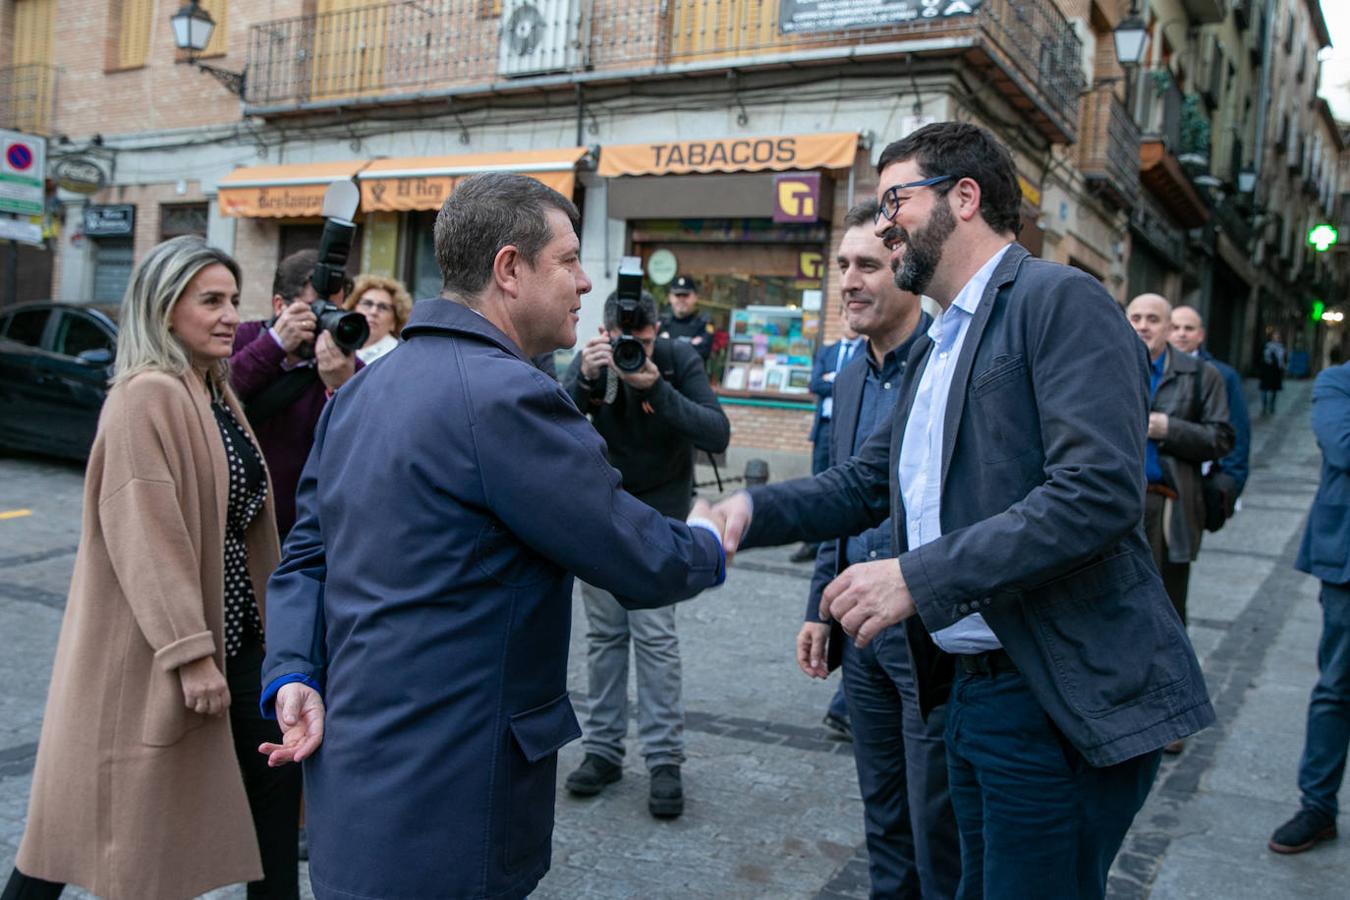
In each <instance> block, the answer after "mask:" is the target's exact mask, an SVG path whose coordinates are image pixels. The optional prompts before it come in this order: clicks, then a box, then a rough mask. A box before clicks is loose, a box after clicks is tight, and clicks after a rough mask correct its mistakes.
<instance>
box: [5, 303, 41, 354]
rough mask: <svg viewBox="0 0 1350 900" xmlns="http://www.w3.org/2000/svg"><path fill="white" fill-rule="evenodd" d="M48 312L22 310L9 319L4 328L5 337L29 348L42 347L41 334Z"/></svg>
mask: <svg viewBox="0 0 1350 900" xmlns="http://www.w3.org/2000/svg"><path fill="white" fill-rule="evenodd" d="M49 312H50V310H46V309H24V310H20V311H19V312H16V313H14V314H13V315H12V316H10V317H9V325H8V327H6V328H5V331H4V334H5V337H7V338H9V339H10V340H11V341H18V342H19V343H20V344H27V345H28V346H30V347H41V346H42V332H43V330H45V329H46V327H47V315H48V313H49Z"/></svg>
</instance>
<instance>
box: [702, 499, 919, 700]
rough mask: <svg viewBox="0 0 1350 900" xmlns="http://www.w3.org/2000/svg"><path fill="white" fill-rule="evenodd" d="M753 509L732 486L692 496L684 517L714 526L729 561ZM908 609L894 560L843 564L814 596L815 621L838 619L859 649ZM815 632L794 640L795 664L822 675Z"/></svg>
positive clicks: (910, 603) (820, 641)
mask: <svg viewBox="0 0 1350 900" xmlns="http://www.w3.org/2000/svg"><path fill="white" fill-rule="evenodd" d="M754 512H755V504H754V501H753V500H752V499H751V496H750V494H749V493H748V492H746V491H737V492H736V493H734V494H732V495H731V496H729V497H727V498H725V499H723V500H721V501H719V502H717V503H715V504H710V503H708V501H706V500H702V499H700V500H698V501H696V502H695V503H694V508H693V509H692V510H691V511H690V513H689V521H690V522H693V521H696V520H702V521H704V522H707V523H709V524H711V525H712V526H713V528H714V529H716V530H717V532H718V533H719V534H720V535H721V537H722V549H723V550H724V551H725V552H726V557H727V562H728V563H730V562H731V560H732V558H733V557H734V556H735V555H736V551H737V550H738V549H740V547H741V546H742V544H743V543H744V541H745V538H746V536H747V535H748V534H749V532H750V523H751V520H752V519H753V518H754ZM756 543H767V542H756ZM914 613H915V607H914V598H913V597H912V596H911V595H910V592H909V588H908V586H906V584H905V578H904V575H903V574H902V573H901V571H900V565H899V563H898V562H897V561H896V560H895V559H878V560H871V561H868V562H860V563H855V564H853V565H851V566H849V567H848V568H846V569H844V570H843V571H842V572H841V573H839V575H838V576H837V577H835V578H834V580H833V581H831V582H830V583H829V584H828V585H827V586H826V587H825V591H824V594H823V595H822V598H821V601H820V619H821V621H823V622H828V621H830V620H831V619H834V620H836V621H838V622H839V625H840V626H841V627H842V628H843V629H844V631H845V633H847V634H848V635H849V637H851V638H853V641H854V643H855V644H856V645H857V646H858V647H860V648H861V647H866V646H867V645H868V644H869V643H871V641H872V639H873V638H874V637H876V636H877V634H878V633H879V632H880V631H882V629H885V628H888V627H890V626H891V625H895V624H897V623H899V622H903V621H904V620H906V619H908V618H909V617H910V616H912V615H914ZM804 634H807V633H806V632H804ZM817 634H818V637H816V638H803V639H802V640H799V641H798V645H797V663H798V665H800V666H801V668H802V671H803V672H805V673H806V674H808V675H811V676H813V677H816V678H824V677H826V676H827V675H828V674H829V670H828V668H827V665H826V662H825V650H826V648H825V640H824V634H820V633H818V632H817Z"/></svg>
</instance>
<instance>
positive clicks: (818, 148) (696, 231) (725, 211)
mask: <svg viewBox="0 0 1350 900" xmlns="http://www.w3.org/2000/svg"><path fill="white" fill-rule="evenodd" d="M857 155H858V134H857V133H856V132H843V133H830V134H804V135H777V136H765V137H751V138H734V139H733V138H727V139H722V140H705V141H679V142H667V143H654V144H629V145H618V146H610V145H607V146H604V147H602V148H601V151H600V163H599V166H598V170H597V174H598V175H600V176H603V177H606V178H607V179H608V182H607V190H606V204H607V215H608V217H609V218H610V219H619V220H624V221H625V223H626V233H627V238H626V247H625V252H626V253H628V254H631V255H635V256H639V257H641V259H642V261H643V266H644V270H645V271H646V273H647V284H648V286H649V287H650V288H651V290H652V292H653V293H654V294H655V295H656V296H657V300H658V301H659V302H660V303H661V304H662V305H663V306H664V304H665V301H666V290H667V286H668V285H669V284H670V282H671V281H672V280H673V279H674V278H675V276H676V274H679V275H687V276H689V277H691V278H693V279H694V280H695V282H696V283H697V284H698V287H699V308H700V309H701V310H702V311H703V312H704V313H706V314H707V315H708V316H709V317H710V318H711V319H712V321H713V324H714V326H715V328H716V334H715V336H714V343H713V352H712V357H711V359H710V360H709V373H710V376H711V378H712V382H713V386H714V388H715V389H716V390H717V392H718V395H719V399H720V400H721V402H722V405H723V408H724V409H725V410H726V412H727V415H728V417H729V418H730V419H731V423H732V447H733V449H735V448H741V449H743V450H745V451H747V452H748V453H749V455H757V454H756V453H752V452H749V451H761V452H759V453H758V455H764V453H763V452H762V451H769V452H770V453H771V455H781V459H782V460H783V461H790V460H793V458H794V457H796V458H797V459H796V460H795V462H798V463H800V462H801V461H802V460H804V459H805V458H806V456H807V455H809V450H810V443H809V441H808V435H809V432H810V429H811V420H812V415H813V411H814V408H815V400H814V397H812V395H811V394H810V393H809V387H808V386H809V383H810V379H811V363H812V360H813V358H814V356H815V352H816V348H817V347H818V346H819V344H820V342H821V341H822V340H823V337H824V330H825V329H824V317H825V316H832V315H837V311H836V310H835V309H833V307H835V306H837V304H836V303H833V302H832V301H831V300H830V295H829V289H828V286H827V281H828V278H827V270H828V268H829V262H828V260H829V253H830V247H831V232H832V227H831V222H832V221H833V220H835V219H836V218H842V215H843V212H844V211H845V210H847V208H848V205H849V197H848V194H849V189H850V187H851V185H850V184H849V174H848V173H849V171H850V170H851V169H852V167H853V165H854V162H855V160H856V158H857ZM775 452H776V453H775ZM737 455H739V454H737ZM772 462H773V460H772V459H771V463H772ZM789 464H791V463H790V462H789ZM734 467H735V462H734V461H733V468H734ZM774 468H775V472H776V474H779V473H781V474H788V473H787V472H783V471H782V466H781V465H775V466H774Z"/></svg>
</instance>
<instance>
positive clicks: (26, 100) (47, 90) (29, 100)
mask: <svg viewBox="0 0 1350 900" xmlns="http://www.w3.org/2000/svg"><path fill="white" fill-rule="evenodd" d="M55 126H56V66H48V65H43V64H40V63H30V64H28V65H22V66H8V67H5V68H0V128H10V129H13V130H15V131H26V132H29V133H31V134H41V135H51V134H52V133H53V131H54V129H55Z"/></svg>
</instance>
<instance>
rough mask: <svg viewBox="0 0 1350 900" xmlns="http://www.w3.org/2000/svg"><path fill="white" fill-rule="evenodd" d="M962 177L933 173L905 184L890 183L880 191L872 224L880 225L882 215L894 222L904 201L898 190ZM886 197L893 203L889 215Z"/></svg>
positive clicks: (928, 185) (927, 185)
mask: <svg viewBox="0 0 1350 900" xmlns="http://www.w3.org/2000/svg"><path fill="white" fill-rule="evenodd" d="M962 177H963V176H960V175H934V176H933V177H932V178H922V179H920V180H918V181H910V182H907V183H906V184H894V185H891V186H890V187H888V188H886V190H885V191H884V192H883V193H882V195H881V200H880V201H879V202H878V203H877V214H876V218H875V219H873V220H872V221H873V224H876V225H880V224H881V219H882V217H883V216H884V217H885V219H886V221H887V222H894V221H895V217H896V216H898V215H900V204H901V203H903V202H904V200H901V199H900V198H899V197H898V196H897V194H898V193H899V192H900V191H904V190H909V189H910V188H921V187H932V186H933V185H935V184H941V183H942V182H944V181H960V180H961V178H962ZM888 199H889V201H890V202H893V203H895V210H894V211H893V212H892V213H891V214H890V215H886V205H887V201H888ZM909 199H910V198H909V197H906V198H905V200H909Z"/></svg>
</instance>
